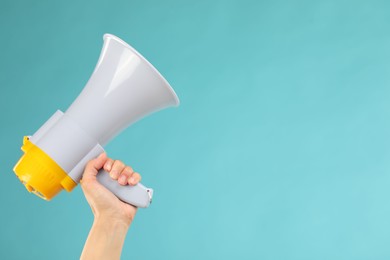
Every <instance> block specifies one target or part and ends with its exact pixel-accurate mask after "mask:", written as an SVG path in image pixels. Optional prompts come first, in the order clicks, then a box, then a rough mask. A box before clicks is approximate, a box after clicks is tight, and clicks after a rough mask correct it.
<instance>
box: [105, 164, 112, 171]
mask: <svg viewBox="0 0 390 260" xmlns="http://www.w3.org/2000/svg"><path fill="white" fill-rule="evenodd" d="M106 170H107V171H111V163H107V164H106Z"/></svg>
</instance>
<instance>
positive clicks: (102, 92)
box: [65, 34, 179, 146]
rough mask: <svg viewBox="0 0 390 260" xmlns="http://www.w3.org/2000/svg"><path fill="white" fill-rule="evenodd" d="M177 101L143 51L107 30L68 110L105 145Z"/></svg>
mask: <svg viewBox="0 0 390 260" xmlns="http://www.w3.org/2000/svg"><path fill="white" fill-rule="evenodd" d="M178 104H179V99H178V98H177V96H176V94H175V92H174V90H173V89H172V88H171V86H170V85H169V83H168V82H167V81H166V80H165V79H164V77H163V76H161V74H160V73H159V72H158V71H157V70H156V69H155V68H154V67H153V66H152V65H151V64H150V63H149V62H148V61H147V60H146V59H145V58H144V57H143V56H142V55H140V54H139V53H138V52H137V51H135V50H134V49H133V48H132V47H131V46H130V45H128V44H127V43H125V42H124V41H123V40H121V39H119V38H118V37H116V36H114V35H111V34H105V35H104V45H103V49H102V52H101V54H100V57H99V61H98V63H97V65H96V67H95V70H94V72H93V73H92V75H91V77H90V79H89V81H88V83H87V85H86V86H85V88H84V89H83V91H82V92H81V93H80V95H79V96H78V97H77V99H76V100H75V101H74V102H73V104H72V105H71V106H70V107H69V108H68V110H67V111H66V112H65V114H67V115H68V116H69V117H70V118H72V120H74V122H75V123H77V125H79V126H80V127H81V128H82V129H84V130H85V132H87V133H88V134H89V135H90V136H91V137H92V138H94V139H95V140H97V142H98V143H99V144H100V145H102V146H104V145H105V144H107V143H108V141H109V140H111V139H112V138H113V137H114V136H115V135H117V134H118V133H119V132H120V131H121V130H123V129H124V128H126V127H127V126H129V125H130V124H132V123H134V122H135V121H137V120H139V119H141V118H142V117H144V116H146V115H148V114H150V113H152V112H155V111H158V110H161V109H163V108H166V107H170V106H177V105H178Z"/></svg>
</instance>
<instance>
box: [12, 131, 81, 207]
mask: <svg viewBox="0 0 390 260" xmlns="http://www.w3.org/2000/svg"><path fill="white" fill-rule="evenodd" d="M21 149H22V151H23V152H24V155H23V156H22V157H21V158H20V159H19V161H18V162H17V164H16V165H15V167H14V172H15V174H16V176H18V178H19V179H20V181H21V182H22V183H23V184H24V186H26V189H27V190H28V191H29V192H32V193H34V194H35V195H37V196H39V197H41V198H43V199H45V200H51V199H52V198H53V197H54V196H55V195H57V194H58V193H59V192H60V191H61V190H62V189H65V190H66V191H68V192H69V191H72V190H73V188H74V187H76V186H77V183H76V182H75V181H73V180H72V178H70V177H69V176H68V174H67V173H66V172H65V171H64V170H63V169H62V168H61V167H60V166H59V165H58V164H57V163H56V162H55V161H54V160H53V159H52V158H50V156H49V155H47V154H46V153H45V152H44V151H42V150H41V149H40V148H39V147H38V146H36V145H35V144H33V143H32V142H31V141H30V140H29V139H28V137H27V136H25V137H24V139H23V146H22V148H21Z"/></svg>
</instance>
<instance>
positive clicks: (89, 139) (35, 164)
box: [14, 34, 179, 207]
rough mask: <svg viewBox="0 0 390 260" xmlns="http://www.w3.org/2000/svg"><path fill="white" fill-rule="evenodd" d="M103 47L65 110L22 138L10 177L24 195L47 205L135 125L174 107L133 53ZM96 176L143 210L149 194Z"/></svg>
mask: <svg viewBox="0 0 390 260" xmlns="http://www.w3.org/2000/svg"><path fill="white" fill-rule="evenodd" d="M103 38H104V45H103V49H102V52H101V54H100V57H99V61H98V63H97V65H96V68H95V70H94V72H93V73H92V76H91V78H90V79H89V81H88V83H87V85H86V86H85V88H84V89H83V91H82V92H81V93H80V95H79V96H78V97H77V99H76V100H75V101H74V102H73V104H72V105H71V106H70V107H69V108H68V110H66V112H65V113H63V112H61V111H59V110H58V111H57V112H55V113H54V114H53V115H52V116H51V117H50V118H49V119H48V121H46V123H45V124H43V125H42V126H41V127H40V128H39V129H38V131H37V132H35V133H34V135H32V136H30V137H25V138H24V141H23V146H22V151H23V152H24V155H23V156H22V157H21V158H20V160H19V161H18V163H17V164H16V165H15V167H14V171H15V173H16V175H17V176H18V178H19V179H20V181H21V182H22V183H23V184H24V185H25V186H26V188H27V190H28V191H30V192H33V193H35V194H36V195H38V196H39V197H41V198H43V199H46V200H50V199H52V198H53V197H54V196H55V195H56V194H58V193H59V192H60V191H61V190H62V189H65V190H66V191H71V190H72V189H73V188H74V187H75V186H76V185H77V183H78V182H79V181H80V179H81V177H82V173H83V170H84V167H85V165H86V163H87V162H88V161H89V160H91V159H93V158H95V157H96V156H98V155H99V154H100V153H102V152H104V149H103V146H104V145H105V144H107V143H108V142H109V141H110V140H111V139H112V138H113V137H115V136H116V135H117V134H118V133H119V132H121V131H122V130H123V129H125V128H126V127H127V126H129V125H130V124H132V123H134V122H135V121H137V120H138V119H140V118H142V117H144V116H146V115H148V114H150V113H152V112H155V111H158V110H160V109H163V108H166V107H170V106H177V105H179V99H178V98H177V96H176V94H175V92H174V90H173V89H172V88H171V86H170V85H169V83H168V82H167V81H166V80H165V79H164V77H163V76H162V75H161V74H160V73H159V72H158V71H157V70H156V69H155V68H154V67H153V66H152V65H151V64H150V63H149V62H148V61H147V60H146V59H145V58H144V57H143V56H142V55H141V54H139V53H138V52H137V51H136V50H134V49H133V48H132V47H131V46H130V45H128V44H127V43H125V42H124V41H123V40H121V39H119V38H118V37H116V36H114V35H111V34H105V35H104V37H103ZM103 171H104V170H101V171H100V172H99V174H98V180H99V182H100V183H101V184H103V186H105V187H106V188H108V189H109V190H110V191H112V192H113V193H114V194H115V195H116V196H117V197H118V198H119V199H121V200H122V201H125V202H127V203H129V204H132V205H134V206H137V207H148V206H149V204H150V202H151V199H152V195H153V190H152V189H150V188H146V187H145V186H143V185H142V184H140V183H139V184H137V185H136V186H129V185H126V186H122V185H120V184H118V182H117V181H115V180H113V179H111V178H110V177H109V175H108V174H107V173H103Z"/></svg>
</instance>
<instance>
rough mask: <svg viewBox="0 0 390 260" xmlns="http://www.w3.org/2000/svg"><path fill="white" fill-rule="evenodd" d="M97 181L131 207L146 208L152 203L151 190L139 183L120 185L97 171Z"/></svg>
mask: <svg viewBox="0 0 390 260" xmlns="http://www.w3.org/2000/svg"><path fill="white" fill-rule="evenodd" d="M97 179H98V181H99V182H100V183H101V184H102V185H103V186H104V187H106V188H107V189H108V190H110V191H111V192H113V193H114V194H115V195H116V196H117V197H118V198H119V199H120V200H122V201H124V202H126V203H129V204H131V205H133V206H136V207H140V208H147V207H149V205H150V203H151V202H152V196H153V190H152V189H150V188H147V187H145V186H143V185H142V184H140V183H138V184H137V185H135V186H130V185H126V186H123V185H120V184H119V183H118V182H117V181H115V180H113V179H111V177H110V175H109V174H108V173H107V172H106V171H104V170H100V171H99V173H98V175H97Z"/></svg>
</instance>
